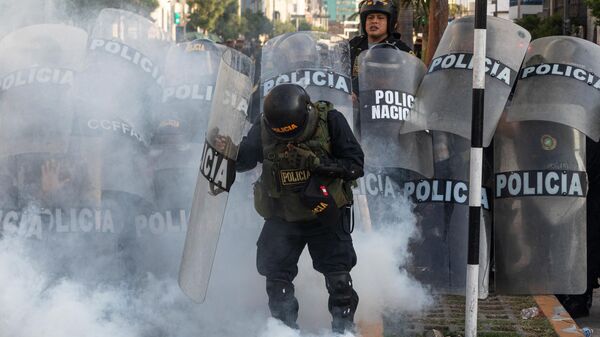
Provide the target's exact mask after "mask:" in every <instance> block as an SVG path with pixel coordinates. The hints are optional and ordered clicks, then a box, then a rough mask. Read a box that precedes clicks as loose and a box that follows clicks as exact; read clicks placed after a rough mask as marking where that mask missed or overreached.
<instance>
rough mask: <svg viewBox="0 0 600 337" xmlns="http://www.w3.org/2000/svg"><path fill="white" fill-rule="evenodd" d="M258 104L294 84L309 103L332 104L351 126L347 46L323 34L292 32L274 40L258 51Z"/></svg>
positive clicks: (352, 121)
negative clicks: (278, 87) (278, 88)
mask: <svg viewBox="0 0 600 337" xmlns="http://www.w3.org/2000/svg"><path fill="white" fill-rule="evenodd" d="M260 83H261V85H260V90H261V91H260V97H261V111H262V100H263V99H264V97H265V96H266V95H267V94H268V93H269V91H271V89H273V87H275V86H276V85H278V84H281V83H295V84H298V85H301V86H302V87H304V88H305V89H306V91H307V92H308V94H309V95H310V98H311V100H312V101H319V100H325V101H329V102H331V103H333V105H334V106H335V108H336V109H337V110H338V111H340V112H341V113H342V114H343V115H344V117H346V120H347V121H348V124H350V125H351V126H353V125H354V119H353V110H352V96H351V92H352V91H351V90H352V81H351V79H350V49H349V45H348V42H347V41H346V40H342V39H339V38H336V37H333V36H330V35H328V34H326V33H319V32H296V33H288V34H284V35H280V36H277V37H275V38H273V39H271V40H269V41H267V43H266V44H265V46H264V47H263V49H262V58H261V74H260Z"/></svg>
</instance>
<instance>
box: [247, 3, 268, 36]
mask: <svg viewBox="0 0 600 337" xmlns="http://www.w3.org/2000/svg"><path fill="white" fill-rule="evenodd" d="M242 27H243V32H244V33H243V34H244V36H245V37H246V38H247V39H258V36H259V35H268V34H271V32H272V31H273V25H272V24H271V21H269V19H267V17H266V16H264V14H263V13H261V12H258V13H252V11H251V10H249V9H247V10H246V11H244V13H243V14H242Z"/></svg>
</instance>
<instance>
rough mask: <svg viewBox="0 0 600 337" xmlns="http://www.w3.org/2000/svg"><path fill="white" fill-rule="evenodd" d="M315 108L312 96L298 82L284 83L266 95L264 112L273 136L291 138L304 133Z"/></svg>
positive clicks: (266, 122)
mask: <svg viewBox="0 0 600 337" xmlns="http://www.w3.org/2000/svg"><path fill="white" fill-rule="evenodd" d="M313 110H314V107H313V106H312V103H311V102H310V97H309V96H308V94H307V93H306V91H305V90H304V89H303V88H302V87H301V86H299V85H297V84H291V83H283V84H280V85H278V86H276V87H275V88H273V90H271V91H270V92H269V93H268V94H267V96H266V97H265V101H264V105H263V114H264V119H265V124H266V126H267V129H268V130H269V131H270V132H271V134H272V135H273V136H275V137H276V138H280V139H286V140H290V139H293V138H295V137H297V136H298V135H300V134H301V133H302V131H303V130H304V128H305V127H306V125H307V123H308V116H309V114H310V113H311V112H312V111H313Z"/></svg>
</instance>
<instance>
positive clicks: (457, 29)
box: [401, 17, 531, 146]
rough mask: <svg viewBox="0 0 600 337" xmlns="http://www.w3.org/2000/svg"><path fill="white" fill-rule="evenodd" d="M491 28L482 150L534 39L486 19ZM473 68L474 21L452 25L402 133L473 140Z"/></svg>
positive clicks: (467, 19)
mask: <svg viewBox="0 0 600 337" xmlns="http://www.w3.org/2000/svg"><path fill="white" fill-rule="evenodd" d="M487 27H488V29H487V42H486V61H485V62H486V79H485V116H484V125H483V145H484V146H488V145H489V144H490V142H491V140H492V136H493V134H494V130H495V129H496V125H497V124H498V121H499V120H500V116H501V114H502V111H503V110H504V106H505V105H506V102H507V100H508V97H509V94H510V92H511V89H512V87H513V84H514V83H515V80H516V77H517V72H518V70H519V68H520V66H521V62H522V61H523V57H524V56H525V52H526V51H527V47H528V45H529V41H530V39H531V36H530V34H529V33H528V32H527V31H526V30H525V29H523V28H521V27H520V26H517V25H516V24H514V23H512V22H511V21H508V20H503V19H499V18H495V17H488V18H487ZM472 69H473V17H464V18H460V19H457V20H454V21H452V22H451V23H449V24H448V27H447V28H446V31H445V32H444V35H443V36H442V40H441V41H440V44H439V46H438V48H437V50H436V52H435V54H434V56H433V59H432V61H431V65H430V66H429V69H428V70H427V74H426V75H425V77H424V78H423V82H422V83H421V86H420V87H419V91H418V92H417V99H416V102H415V109H414V112H413V114H412V118H411V120H410V121H407V122H406V123H405V127H403V128H402V130H401V132H402V133H407V132H413V131H421V130H437V131H443V132H449V133H453V134H456V135H459V136H461V137H463V138H466V139H470V138H471V110H472V107H471V97H472V91H473V90H472V88H473V86H472V83H473V71H472Z"/></svg>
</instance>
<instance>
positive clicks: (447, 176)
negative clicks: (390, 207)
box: [403, 131, 491, 298]
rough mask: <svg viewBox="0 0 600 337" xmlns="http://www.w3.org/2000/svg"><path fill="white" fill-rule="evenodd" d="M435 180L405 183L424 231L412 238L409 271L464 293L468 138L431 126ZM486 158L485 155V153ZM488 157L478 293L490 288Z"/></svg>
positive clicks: (436, 287) (447, 290)
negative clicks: (433, 128) (434, 129)
mask: <svg viewBox="0 0 600 337" xmlns="http://www.w3.org/2000/svg"><path fill="white" fill-rule="evenodd" d="M432 138H433V153H434V175H433V179H415V180H412V181H406V182H405V183H404V184H403V189H404V193H405V194H406V195H408V196H409V197H411V198H412V199H413V201H414V202H415V204H416V207H415V210H414V212H415V214H417V215H418V222H417V227H418V228H419V231H420V236H419V237H418V238H416V239H414V240H412V241H411V242H410V251H411V253H412V255H413V259H412V261H411V263H410V267H409V271H410V272H411V274H412V275H413V276H414V277H415V278H417V279H418V280H419V281H421V282H423V283H424V284H427V285H430V286H431V287H432V288H433V290H434V291H436V292H440V293H445V294H456V295H464V293H465V286H466V275H467V247H468V216H469V201H468V196H469V191H468V186H469V182H468V181H469V151H470V142H469V140H467V139H465V138H462V137H460V136H457V135H454V134H450V133H445V132H439V131H433V132H432ZM484 157H487V156H484ZM488 159H489V158H486V160H484V171H483V172H484V174H483V188H482V200H481V203H482V214H481V226H480V230H481V235H480V252H479V261H480V265H479V269H480V270H479V281H478V284H479V297H480V298H485V297H487V294H488V292H489V286H488V279H489V272H490V270H489V268H490V241H491V214H490V203H489V198H490V196H489V188H486V187H487V186H489V185H490V184H491V170H489V169H488V168H489V166H487V165H486V163H487V162H488Z"/></svg>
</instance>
